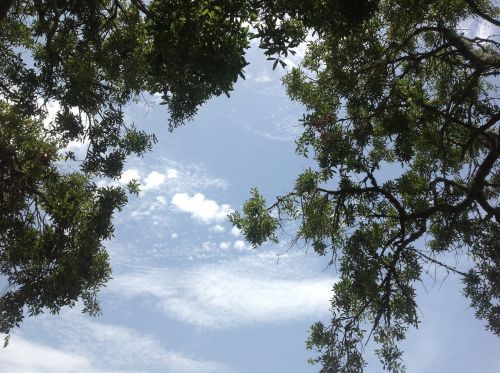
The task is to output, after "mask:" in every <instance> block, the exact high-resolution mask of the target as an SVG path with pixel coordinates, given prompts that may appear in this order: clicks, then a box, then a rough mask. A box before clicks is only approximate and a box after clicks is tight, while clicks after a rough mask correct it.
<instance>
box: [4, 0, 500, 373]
mask: <svg viewBox="0 0 500 373" xmlns="http://www.w3.org/2000/svg"><path fill="white" fill-rule="evenodd" d="M498 15H499V9H498V7H496V6H494V5H493V3H492V2H489V1H487V0H451V1H444V0H431V1H409V0H356V1H352V0H351V1H346V0H337V1H328V2H325V1H309V2H303V1H295V0H290V1H269V0H237V1H229V0H227V1H226V0H195V1H180V0H152V1H147V2H146V1H141V0H91V1H83V0H75V1H70V0H57V1H48V0H31V1H18V0H6V1H3V2H2V3H1V5H0V125H1V127H0V170H1V171H0V185H1V201H2V208H1V210H0V269H1V274H2V276H3V279H5V281H6V286H5V288H4V290H3V292H2V293H1V294H0V332H2V333H9V331H10V330H11V329H12V328H13V327H15V326H17V325H19V323H20V322H21V321H22V319H23V318H24V316H25V313H26V312H27V314H28V315H35V314H37V313H40V312H42V311H43V310H44V309H49V310H50V311H51V312H54V313H57V312H58V311H59V310H60V308H61V307H63V306H67V305H69V306H71V305H74V304H75V302H76V301H77V300H78V299H81V298H83V300H84V303H85V306H86V307H85V310H84V311H85V312H88V313H90V314H95V313H96V312H98V311H99V308H98V303H97V301H96V294H97V292H98V290H99V288H100V287H101V286H102V285H103V284H104V283H105V282H106V280H107V279H108V278H109V276H110V268H109V263H108V259H107V255H106V251H105V249H104V246H103V244H102V242H103V240H105V239H108V238H110V237H111V236H112V234H113V225H112V216H113V213H114V212H115V211H116V210H118V209H120V208H121V207H123V206H124V204H125V203H126V201H127V190H126V188H125V189H124V188H121V187H99V186H97V185H96V183H95V178H96V177H108V178H113V179H117V178H119V177H120V175H121V173H122V170H123V166H124V162H125V161H126V159H127V157H128V156H130V155H132V154H136V155H142V154H144V152H146V151H148V150H149V149H151V148H152V146H153V145H154V143H155V137H154V135H150V134H147V133H145V132H143V131H140V130H137V129H136V128H135V126H134V125H133V123H127V122H126V120H125V119H124V115H123V108H124V107H125V105H127V104H128V103H130V102H134V101H137V100H139V99H140V97H141V94H142V93H143V92H146V93H149V94H156V95H159V96H160V97H161V100H162V102H161V104H164V105H165V106H166V108H167V111H168V117H169V119H168V123H169V126H170V129H173V128H175V127H177V126H179V125H182V124H183V123H185V122H186V121H188V120H189V119H191V118H192V117H193V116H194V115H195V114H196V111H197V108H198V107H199V106H200V105H202V104H203V103H204V102H206V101H207V100H209V99H210V98H211V97H213V96H218V95H222V94H226V95H229V94H230V92H231V90H232V89H233V85H234V83H235V82H236V81H237V79H238V78H240V77H241V78H244V67H245V66H246V65H247V61H246V60H245V51H246V50H247V49H248V47H249V42H250V40H251V39H252V38H257V39H258V40H259V42H260V47H261V48H262V49H263V50H264V53H265V54H266V55H267V56H268V59H270V60H271V61H272V64H273V65H272V66H273V67H276V66H279V65H284V61H283V58H284V57H286V56H287V55H288V54H289V53H292V54H293V53H294V48H295V47H297V46H299V45H300V44H301V43H304V42H305V43H307V53H306V56H305V58H304V60H303V61H302V63H301V66H300V67H299V68H294V69H291V70H290V72H289V73H288V74H286V75H285V77H284V80H283V81H284V84H285V86H286V89H287V92H288V94H289V96H290V98H291V99H292V100H296V101H298V102H300V103H302V104H303V105H304V106H305V108H306V113H305V114H304V117H303V118H302V123H303V126H304V131H303V134H302V136H301V137H300V138H299V140H298V141H297V152H298V153H299V154H303V155H304V156H311V157H313V158H314V159H315V160H316V161H317V167H315V168H314V169H308V170H306V171H304V172H303V173H302V174H301V175H299V176H298V178H297V180H296V183H295V185H294V186H293V188H292V191H291V192H290V193H288V194H286V195H284V196H281V197H278V198H277V200H276V201H274V202H272V203H271V204H270V205H266V201H265V200H264V198H263V197H262V195H261V194H260V193H259V192H258V191H257V190H253V191H252V196H251V198H250V199H249V201H247V203H246V204H245V205H244V207H243V214H241V215H240V214H239V213H235V214H233V215H232V216H231V220H232V221H233V223H234V224H235V225H236V226H238V227H239V228H241V229H242V230H243V232H244V234H245V236H246V238H247V240H248V241H249V242H251V243H252V244H254V245H255V246H258V245H261V244H262V243H264V242H266V241H267V240H271V241H276V240H277V239H278V234H277V229H278V228H279V227H280V225H282V224H283V219H286V220H287V221H289V219H290V218H291V219H292V220H295V221H296V222H297V226H298V228H297V231H296V240H303V241H305V242H306V243H307V244H310V245H311V246H312V247H313V249H314V251H315V252H316V253H317V254H319V255H325V256H326V255H328V256H329V257H330V258H331V259H330V262H331V263H332V264H333V263H336V264H338V268H339V278H340V279H339V281H338V282H337V283H335V284H334V285H333V289H334V292H333V298H332V308H331V309H332V318H331V322H330V323H329V324H328V325H324V324H322V323H317V324H315V325H313V327H312V329H311V334H310V339H309V341H308V346H309V348H311V349H317V350H318V351H319V352H320V353H319V357H318V359H317V362H319V363H320V364H321V366H322V371H323V372H359V371H362V369H363V366H364V364H365V362H364V358H363V354H362V348H363V345H364V343H365V342H366V340H367V339H369V338H373V339H374V340H375V342H376V343H377V344H378V345H379V349H378V350H377V353H378V355H379V357H380V359H381V361H382V363H383V365H384V367H385V368H387V369H389V370H393V371H400V370H402V369H403V366H402V363H401V354H402V353H401V351H400V349H399V348H398V342H400V341H401V340H402V339H404V337H405V333H406V331H407V330H408V328H410V327H412V326H416V325H417V324H418V322H419V320H418V317H417V316H418V315H417V312H416V307H417V304H416V301H415V283H416V282H418V281H421V280H422V278H423V276H424V275H425V268H426V265H427V264H428V263H431V264H435V265H438V266H442V267H444V268H445V269H447V270H449V271H452V272H454V273H456V274H457V275H459V276H461V277H462V278H463V281H464V285H465V288H464V293H465V295H466V296H467V297H468V298H469V299H470V301H471V304H472V306H473V307H475V309H476V316H477V317H478V318H481V319H484V320H486V323H487V325H488V328H489V329H491V331H492V332H494V333H496V334H499V333H500V304H499V302H500V299H499V298H500V248H499V246H498V237H500V234H499V233H500V232H499V230H500V229H499V225H498V223H499V220H500V207H499V205H498V198H499V190H500V189H499V186H500V174H499V170H500V165H499V161H498V157H499V152H500V140H499V139H500V134H499V131H500V126H499V124H498V121H499V119H500V111H499V107H498V97H497V96H496V94H497V81H496V80H495V79H496V75H497V74H498V73H499V67H500V56H499V46H500V44H499V42H498V41H497V40H496V39H495V38H494V37H489V35H486V36H485V35H472V34H470V33H467V24H470V23H471V22H482V23H484V24H487V25H490V26H491V27H496V28H498V26H500V21H498V19H497V17H498ZM492 34H494V32H493V33H492ZM51 102H56V103H57V104H58V105H59V107H60V109H59V110H58V113H57V114H56V115H55V117H54V118H53V119H51V120H49V121H50V123H48V124H47V120H48V119H47V105H48V104H50V103H51ZM71 141H80V142H85V143H86V144H88V148H87V151H86V154H85V157H84V159H82V160H76V158H75V154H73V153H71V152H70V151H67V149H66V147H67V145H68V144H69V143H70V142H71ZM64 161H77V164H78V166H77V169H76V170H73V171H71V172H67V171H65V170H66V168H64V167H62V166H61V165H62V164H63V162H64ZM388 170H391V173H389V172H388ZM393 172H397V173H398V174H397V175H393ZM128 191H129V192H132V193H137V191H138V185H137V184H136V183H134V182H131V183H130V184H129V185H128ZM75 201H78V202H77V203H75ZM424 239H425V243H424ZM454 253H456V254H459V255H464V256H467V257H468V258H469V259H470V261H468V262H467V263H473V265H471V266H470V268H466V269H463V268H461V267H460V268H455V267H453V266H451V265H449V264H447V263H448V262H447V261H446V258H447V256H449V255H450V254H454Z"/></svg>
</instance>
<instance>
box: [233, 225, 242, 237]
mask: <svg viewBox="0 0 500 373" xmlns="http://www.w3.org/2000/svg"><path fill="white" fill-rule="evenodd" d="M231 234H232V235H233V236H234V237H238V236H239V235H240V234H241V229H238V228H236V227H233V228H231Z"/></svg>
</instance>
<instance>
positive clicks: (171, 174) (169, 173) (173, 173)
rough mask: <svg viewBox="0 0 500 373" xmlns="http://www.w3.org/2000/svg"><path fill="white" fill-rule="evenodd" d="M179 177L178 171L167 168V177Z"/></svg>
mask: <svg viewBox="0 0 500 373" xmlns="http://www.w3.org/2000/svg"><path fill="white" fill-rule="evenodd" d="M178 177H179V171H177V170H176V169H175V168H169V169H168V170H167V179H176V178H178Z"/></svg>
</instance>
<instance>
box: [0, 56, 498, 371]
mask: <svg viewBox="0 0 500 373" xmlns="http://www.w3.org/2000/svg"><path fill="white" fill-rule="evenodd" d="M299 57H300V53H299ZM248 60H249V61H250V63H251V64H250V66H249V67H248V68H247V73H246V80H244V81H239V82H238V83H237V84H236V86H235V90H234V92H233V93H232V94H231V97H230V98H226V97H219V98H215V99H213V100H211V101H210V102H208V103H207V104H206V105H204V106H203V107H202V108H201V109H200V111H199V113H198V115H197V116H196V118H195V119H194V120H193V121H192V122H191V123H189V124H187V125H186V126H184V127H180V128H177V129H176V130H174V132H172V133H170V132H168V130H167V113H166V112H165V109H164V107H163V106H159V105H157V99H156V98H155V97H144V99H143V100H142V101H141V102H139V103H138V104H134V105H131V106H130V107H128V108H127V111H126V115H127V117H128V119H129V120H130V121H133V122H134V123H135V124H136V125H137V126H138V127H139V128H141V129H145V130H147V131H149V132H154V133H155V134H156V136H157V137H158V143H157V144H156V146H155V148H154V150H153V151H152V152H150V153H148V154H146V155H145V156H144V157H143V158H131V159H130V161H129V162H128V164H127V165H126V167H125V172H124V174H123V176H122V179H121V180H120V181H119V182H120V183H122V184H126V183H127V182H128V181H129V180H131V179H137V180H139V182H140V183H141V189H142V191H141V193H140V195H139V196H138V197H134V196H131V198H130V202H129V204H128V205H127V206H126V207H125V208H124V209H123V211H122V212H120V213H118V214H117V215H116V217H115V220H114V222H115V228H116V230H115V237H114V239H113V240H111V241H108V242H106V244H105V245H106V247H107V249H108V251H109V253H110V257H111V265H112V268H113V275H112V276H113V278H112V280H111V281H110V282H109V283H108V284H107V286H106V287H105V288H104V289H103V290H102V292H101V294H100V301H101V306H102V315H101V316H99V317H96V318H93V317H89V316H86V315H83V314H82V313H81V308H82V307H81V305H77V306H76V307H75V308H74V309H64V310H63V311H62V312H61V313H60V314H59V315H57V316H54V315H50V314H42V315H39V316H37V317H33V318H28V319H26V320H25V321H24V322H23V324H22V325H21V328H20V329H16V330H15V331H14V332H13V333H12V336H11V340H10V344H9V346H8V347H7V348H5V349H3V350H1V351H0V371H1V372H11V373H32V372H33V373H44V372H63V373H66V372H68V373H69V372H89V373H104V372H124V373H125V372H127V373H132V372H134V373H135V372H166V373H194V372H197V373H199V372H201V373H212V372H213V373H282V372H283V373H285V372H286V373H299V372H300V373H309V372H311V373H312V372H318V371H319V369H320V367H319V366H313V365H309V364H308V363H307V360H308V358H309V357H313V356H314V352H312V351H307V350H306V348H305V340H306V338H307V336H308V329H309V326H310V325H311V324H312V323H313V322H315V321H319V320H323V321H326V322H327V321H328V318H329V315H330V312H329V299H330V298H331V288H332V285H333V283H334V282H335V279H336V273H335V270H334V268H333V267H328V266H327V263H328V261H329V258H327V257H318V256H316V255H315V254H314V252H313V251H312V250H310V249H309V250H308V248H306V247H303V246H301V245H298V246H291V245H290V241H291V239H292V238H293V229H292V228H290V229H289V230H285V231H283V232H281V233H280V236H281V241H280V243H279V244H277V245H269V244H268V245H264V246H263V247H261V248H258V249H257V250H254V249H252V248H251V247H250V246H249V245H248V244H247V243H245V241H244V239H243V237H242V236H241V234H240V232H239V231H238V230H237V229H235V228H233V227H232V226H231V224H230V223H229V222H228V221H227V214H228V213H229V212H231V211H234V210H241V207H242V204H243V202H244V201H245V199H247V198H248V197H249V190H250V188H252V187H255V186H257V187H258V188H259V190H260V191H261V192H262V193H263V194H264V196H265V197H266V198H267V199H268V200H269V201H272V200H273V198H274V197H275V196H277V195H280V194H284V193H286V192H287V191H288V190H289V188H290V187H291V186H292V185H293V181H294V178H295V177H296V176H297V175H298V173H299V172H300V171H302V170H303V169H305V168H307V167H310V166H313V163H311V161H310V160H307V159H304V158H301V157H299V156H297V155H295V152H294V151H295V143H294V140H295V139H296V137H297V136H298V135H299V134H300V131H301V127H300V123H299V121H298V119H299V118H301V116H302V113H303V108H301V107H300V106H299V105H298V104H296V103H292V102H290V100H289V99H288V98H287V96H286V94H285V92H284V88H283V87H282V85H281V82H280V76H281V75H282V74H283V70H279V69H277V70H276V71H273V70H272V64H271V63H269V61H266V60H265V58H264V57H263V56H262V54H261V51H259V50H258V49H257V48H255V47H253V48H252V49H251V50H250V51H249V54H248ZM294 63H296V61H295V62H294V61H289V65H290V66H292V65H293V64H294ZM72 146H73V150H75V151H81V150H82V146H79V145H78V144H73V145H72ZM388 172H389V170H388ZM103 183H104V181H103ZM417 290H418V303H419V306H420V309H419V312H420V318H421V324H420V326H419V328H418V330H411V331H410V332H409V334H408V338H407V340H406V341H405V342H404V344H403V349H404V350H405V365H406V367H407V369H408V372H410V373H413V372H415V373H424V372H444V373H446V372H454V373H460V372H463V373H470V372H482V373H494V372H499V371H500V353H499V352H500V349H499V348H500V343H499V342H500V341H499V339H498V338H497V337H495V336H493V335H492V334H491V333H489V332H487V331H485V328H484V323H483V322H481V321H478V320H476V319H475V318H474V311H473V310H472V309H471V308H470V307H469V306H468V303H467V301H466V300H465V299H464V298H463V296H462V295H461V283H460V280H459V279H458V278H455V277H452V276H448V277H447V276H446V274H444V273H439V272H437V273H436V274H435V276H433V277H432V278H428V279H426V281H425V283H424V284H422V285H418V286H417ZM370 347H371V345H368V346H367V351H366V352H367V357H368V367H367V369H366V372H368V373H372V372H379V371H381V366H380V365H379V364H378V362H377V360H376V358H375V357H374V355H373V353H372V352H370Z"/></svg>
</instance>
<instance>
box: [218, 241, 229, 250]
mask: <svg viewBox="0 0 500 373" xmlns="http://www.w3.org/2000/svg"><path fill="white" fill-rule="evenodd" d="M230 247H231V242H227V241H222V242H221V243H220V244H219V248H220V249H222V250H227V249H229V248H230Z"/></svg>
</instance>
